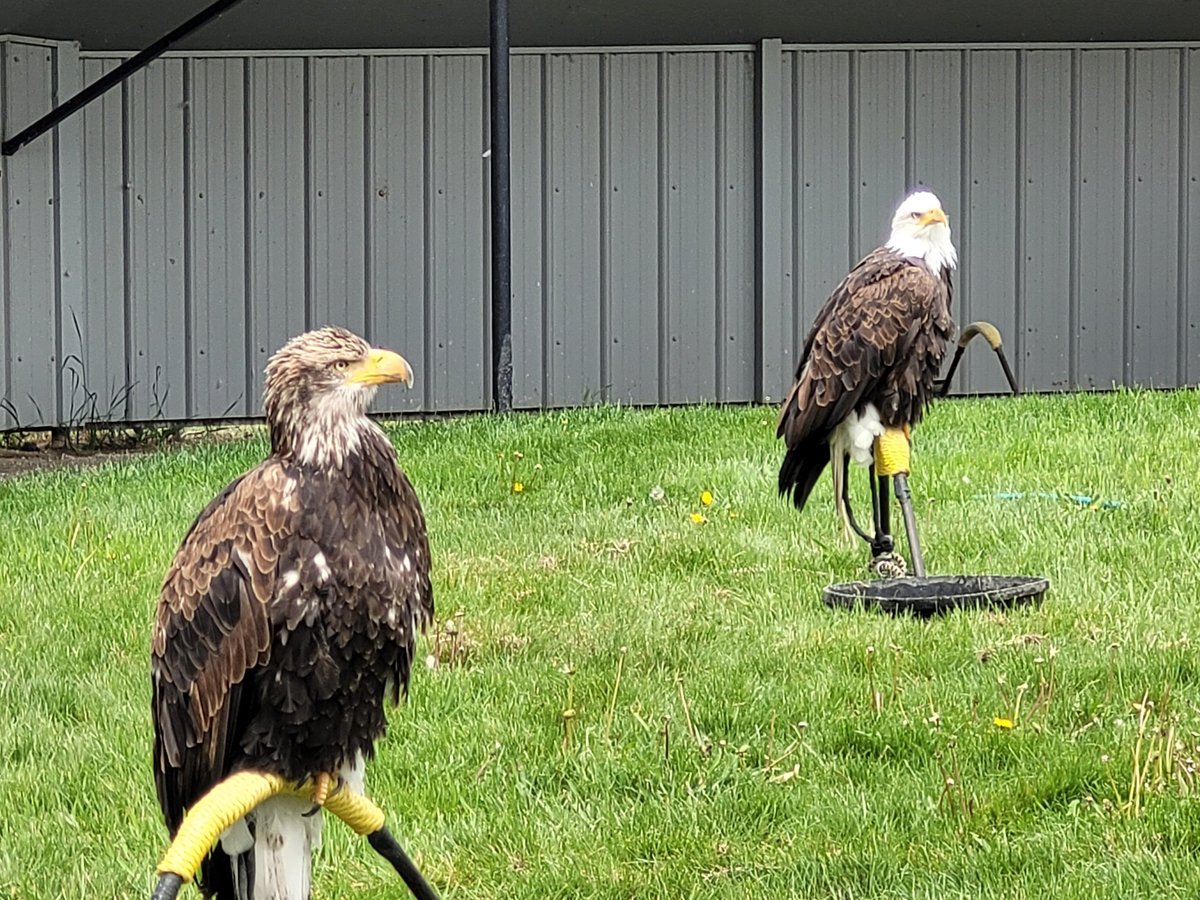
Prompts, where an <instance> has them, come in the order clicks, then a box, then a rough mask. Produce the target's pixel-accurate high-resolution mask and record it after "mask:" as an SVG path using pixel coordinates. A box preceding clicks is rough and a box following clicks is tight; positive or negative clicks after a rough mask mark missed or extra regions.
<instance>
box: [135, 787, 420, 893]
mask: <svg viewBox="0 0 1200 900" xmlns="http://www.w3.org/2000/svg"><path fill="white" fill-rule="evenodd" d="M314 792H315V785H314V783H313V782H311V781H306V782H304V783H303V784H300V785H296V784H292V783H290V782H287V781H285V780H284V779H282V778H280V777H279V776H278V775H270V774H267V773H264V772H237V773H235V774H233V775H230V776H229V777H228V778H226V779H225V780H224V781H222V782H221V783H220V784H218V785H216V786H215V787H213V788H212V789H211V790H209V792H208V793H207V794H205V795H204V796H203V797H201V798H200V799H199V800H198V801H197V802H196V805H195V806H193V807H192V808H191V809H189V810H188V813H187V815H186V816H184V818H183V822H182V824H181V825H180V826H179V831H178V832H177V833H176V834H175V839H174V840H173V841H171V846H170V847H168V848H167V852H166V854H165V855H164V856H163V858H162V862H160V863H159V864H158V869H157V874H158V876H159V877H158V883H157V885H156V887H155V889H154V893H153V894H152V895H151V900H175V897H176V896H177V895H178V893H179V889H180V888H181V887H182V886H183V885H184V884H186V883H187V882H189V881H191V880H192V878H194V877H195V875H196V870H197V869H199V868H200V863H201V861H203V859H204V857H205V855H206V854H207V853H208V851H209V850H210V849H211V848H212V846H213V844H215V843H216V841H217V838H219V837H220V835H221V832H223V831H224V830H225V829H226V828H228V827H229V826H231V825H232V824H233V823H234V822H236V821H237V820H238V819H240V818H242V817H243V816H245V815H246V814H247V813H249V812H250V811H251V810H253V809H254V808H255V807H256V806H258V805H259V804H260V803H262V802H263V801H264V800H267V799H268V798H270V797H273V796H275V795H277V794H285V793H286V794H295V795H296V796H299V797H304V798H309V799H311V798H312V797H313V796H314ZM324 806H325V809H327V810H329V811H330V812H331V813H333V814H334V815H335V816H337V817H338V818H339V819H341V820H342V821H343V822H345V823H346V824H347V825H349V826H350V828H351V829H352V830H353V831H354V832H355V833H356V834H359V835H363V836H365V837H366V838H367V841H368V842H369V843H370V844H371V846H372V847H373V848H375V851H376V852H377V853H379V854H380V855H381V856H382V857H383V858H384V859H386V860H387V861H388V862H390V863H391V864H392V867H393V868H394V869H395V870H396V871H397V872H398V873H399V874H400V877H401V878H402V879H403V880H404V883H405V884H406V885H407V886H408V889H409V890H410V891H411V892H412V894H413V896H414V897H416V898H418V900H438V895H437V893H436V892H435V891H434V890H433V888H432V887H430V886H429V884H428V883H427V882H426V881H425V879H424V878H422V877H421V873H420V872H419V871H418V870H417V867H416V866H415V865H414V864H413V862H412V860H411V859H409V858H408V855H407V854H405V852H404V850H403V848H401V846H400V844H399V843H397V841H396V839H395V838H394V837H393V836H392V834H391V832H390V831H388V829H387V827H386V825H385V817H384V815H383V810H381V809H380V808H379V807H378V806H376V805H375V804H374V803H372V802H371V801H370V800H369V799H367V798H366V797H364V796H363V795H362V794H360V793H358V792H357V791H355V790H354V789H352V788H351V787H350V786H349V785H346V784H342V785H340V786H339V787H338V788H337V789H335V790H334V791H333V792H332V793H330V794H329V796H328V798H327V799H326V801H325V804H324Z"/></svg>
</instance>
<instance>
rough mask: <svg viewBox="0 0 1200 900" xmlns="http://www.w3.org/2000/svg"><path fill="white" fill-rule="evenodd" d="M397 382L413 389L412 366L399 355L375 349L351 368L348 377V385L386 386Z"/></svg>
mask: <svg viewBox="0 0 1200 900" xmlns="http://www.w3.org/2000/svg"><path fill="white" fill-rule="evenodd" d="M395 381H403V382H404V383H405V384H406V385H408V386H409V387H412V383H413V370H412V366H410V365H409V364H408V360H406V359H405V358H404V357H403V356H401V355H400V354H399V353H393V352H392V351H391V350H378V349H375V348H374V347H372V348H371V350H370V351H369V352H368V353H367V355H366V358H364V359H363V360H362V361H361V362H357V363H355V364H354V365H352V366H351V367H350V372H349V374H348V375H347V377H346V383H347V384H385V383H387V382H395Z"/></svg>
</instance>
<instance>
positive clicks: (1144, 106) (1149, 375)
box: [1126, 50, 1183, 387]
mask: <svg viewBox="0 0 1200 900" xmlns="http://www.w3.org/2000/svg"><path fill="white" fill-rule="evenodd" d="M1180 53H1181V51H1179V50H1135V51H1134V52H1133V66H1132V69H1131V71H1130V73H1129V78H1130V88H1131V91H1130V96H1129V98H1128V102H1129V105H1130V108H1131V109H1130V114H1131V116H1132V120H1131V122H1130V126H1131V127H1130V140H1131V147H1130V151H1131V152H1130V156H1131V157H1132V158H1131V159H1130V164H1131V171H1130V173H1129V174H1130V176H1131V183H1132V188H1133V196H1132V198H1131V205H1130V210H1129V212H1130V217H1131V218H1130V222H1131V225H1132V227H1130V228H1128V229H1127V231H1126V234H1127V240H1130V241H1131V242H1132V245H1133V254H1132V260H1131V263H1132V271H1131V273H1130V276H1129V284H1130V290H1129V292H1127V294H1126V304H1127V306H1126V310H1127V314H1126V327H1127V329H1128V334H1129V338H1128V344H1129V347H1128V353H1129V371H1128V378H1129V380H1130V382H1131V383H1132V384H1138V385H1145V386H1158V387H1162V386H1164V385H1174V384H1175V383H1176V378H1177V377H1178V374H1179V369H1178V362H1179V343H1178V340H1177V333H1178V328H1179V305H1180V294H1179V287H1180V280H1179V261H1180V250H1181V247H1180V238H1181V237H1182V232H1181V230H1180V227H1179V210H1180V199H1181V196H1180V195H1181V193H1182V190H1183V185H1182V184H1181V183H1180V154H1179V150H1180V144H1179V136H1180V124H1181V123H1180V96H1181V94H1180V87H1181V85H1180V80H1179V74H1180V73H1179V57H1180Z"/></svg>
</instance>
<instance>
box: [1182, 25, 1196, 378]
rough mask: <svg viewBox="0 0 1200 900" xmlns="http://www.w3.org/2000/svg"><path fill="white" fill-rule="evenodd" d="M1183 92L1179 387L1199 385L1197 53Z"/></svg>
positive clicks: (1191, 55)
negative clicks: (1183, 237)
mask: <svg viewBox="0 0 1200 900" xmlns="http://www.w3.org/2000/svg"><path fill="white" fill-rule="evenodd" d="M1184 72H1185V73H1186V77H1185V78H1184V80H1183V81H1184V88H1183V94H1182V96H1183V97H1184V99H1185V100H1186V102H1187V107H1186V108H1187V111H1188V115H1187V129H1186V131H1185V132H1184V135H1185V139H1186V150H1187V155H1186V157H1185V160H1186V162H1185V165H1186V166H1187V176H1186V181H1187V185H1186V193H1185V195H1184V196H1185V197H1186V198H1187V199H1186V208H1187V216H1186V218H1184V219H1183V220H1182V226H1183V233H1184V235H1186V240H1187V252H1186V254H1185V256H1184V265H1185V268H1184V271H1185V278H1184V280H1183V281H1184V283H1183V285H1182V290H1183V297H1184V300H1183V302H1182V303H1181V304H1180V308H1179V314H1180V319H1181V321H1180V323H1179V334H1180V352H1181V353H1182V354H1183V358H1182V362H1183V364H1182V365H1181V366H1180V371H1179V380H1180V383H1186V384H1200V49H1193V50H1188V51H1186V53H1185V54H1184Z"/></svg>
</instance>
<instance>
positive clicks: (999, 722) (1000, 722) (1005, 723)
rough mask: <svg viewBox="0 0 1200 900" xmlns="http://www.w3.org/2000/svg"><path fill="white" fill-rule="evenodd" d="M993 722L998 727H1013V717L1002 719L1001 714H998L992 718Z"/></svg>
mask: <svg viewBox="0 0 1200 900" xmlns="http://www.w3.org/2000/svg"><path fill="white" fill-rule="evenodd" d="M992 724H993V725H995V726H996V727H997V728H1012V727H1013V721H1012V719H1002V718H1000V717H999V716H996V717H995V718H994V719H992Z"/></svg>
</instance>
